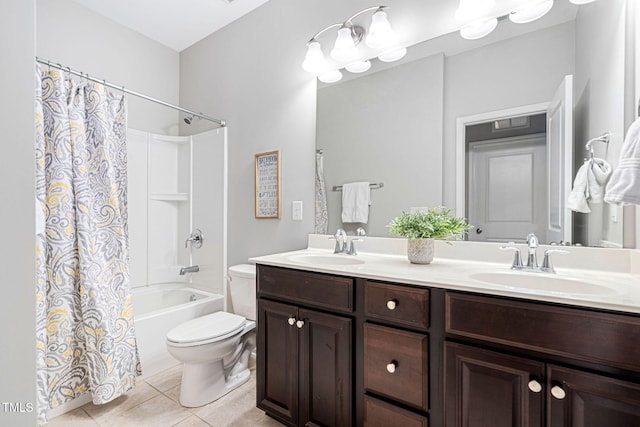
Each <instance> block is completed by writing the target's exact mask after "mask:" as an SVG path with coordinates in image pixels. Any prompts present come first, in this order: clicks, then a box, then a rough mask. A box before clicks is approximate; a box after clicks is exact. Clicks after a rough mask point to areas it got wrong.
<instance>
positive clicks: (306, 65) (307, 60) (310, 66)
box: [302, 40, 329, 74]
mask: <svg viewBox="0 0 640 427" xmlns="http://www.w3.org/2000/svg"><path fill="white" fill-rule="evenodd" d="M328 67H329V64H327V60H326V59H324V54H323V53H322V47H321V46H320V43H319V42H317V41H315V40H313V41H311V42H310V43H309V45H308V46H307V54H306V55H305V56H304V61H303V62H302V69H303V70H305V71H308V72H310V73H315V74H320V73H322V72H323V71H325V70H326V69H327V68H328Z"/></svg>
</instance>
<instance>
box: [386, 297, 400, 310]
mask: <svg viewBox="0 0 640 427" xmlns="http://www.w3.org/2000/svg"><path fill="white" fill-rule="evenodd" d="M397 306H398V301H397V300H394V299H390V300H389V301H387V308H388V309H389V310H395V309H396V307H397Z"/></svg>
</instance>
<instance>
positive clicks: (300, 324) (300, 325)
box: [296, 320, 304, 329]
mask: <svg viewBox="0 0 640 427" xmlns="http://www.w3.org/2000/svg"><path fill="white" fill-rule="evenodd" d="M296 326H297V327H298V329H302V327H303V326H304V320H298V321H297V322H296Z"/></svg>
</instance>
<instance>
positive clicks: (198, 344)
mask: <svg viewBox="0 0 640 427" xmlns="http://www.w3.org/2000/svg"><path fill="white" fill-rule="evenodd" d="M128 136H129V147H128V150H129V152H128V154H129V157H130V159H138V161H137V162H136V164H137V165H138V164H144V165H146V167H144V168H136V170H135V171H132V174H134V175H135V176H134V179H132V180H131V181H130V182H131V184H130V187H131V188H130V193H132V194H136V195H137V196H138V197H132V198H131V202H130V204H129V212H130V218H131V219H130V228H129V229H130V247H131V277H132V283H133V286H134V288H133V300H134V304H133V307H134V313H135V325H136V335H137V337H138V347H139V354H140V358H141V361H142V369H143V375H145V376H150V375H153V374H155V373H157V372H159V371H161V370H163V369H166V368H168V367H171V366H174V365H176V364H178V363H180V362H181V363H182V364H183V376H182V384H181V390H180V403H181V404H182V405H184V406H189V407H195V406H201V405H204V404H206V403H209V402H211V401H213V400H215V399H217V398H219V397H221V396H222V395H224V394H226V393H228V392H229V391H230V390H232V389H233V388H235V387H237V386H238V385H240V384H243V383H244V382H246V381H247V380H248V379H249V369H248V364H249V355H250V353H251V351H252V350H253V349H254V348H255V337H254V333H253V332H252V331H253V329H254V328H255V322H254V319H255V317H256V316H255V267H254V266H248V265H242V266H234V267H232V268H230V269H229V275H228V277H229V279H227V271H226V254H225V248H226V198H227V195H226V185H227V184H226V167H227V162H226V152H227V151H226V130H223V131H219V130H213V131H208V132H205V133H202V134H198V135H193V136H189V137H168V136H159V135H152V134H148V133H144V132H137V131H129V135H128ZM221 201H222V203H221ZM227 280H228V281H229V286H228V287H227ZM227 288H228V289H229V290H230V293H231V299H232V300H233V304H234V307H235V308H236V310H235V314H234V313H227V312H225V311H224V310H225V307H226V304H225V295H226V290H227Z"/></svg>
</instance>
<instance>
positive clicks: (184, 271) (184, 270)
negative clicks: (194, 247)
mask: <svg viewBox="0 0 640 427" xmlns="http://www.w3.org/2000/svg"><path fill="white" fill-rule="evenodd" d="M198 271H200V266H198V265H192V266H191V267H182V268H181V269H180V275H181V276H184V275H185V274H187V273H197V272H198Z"/></svg>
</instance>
